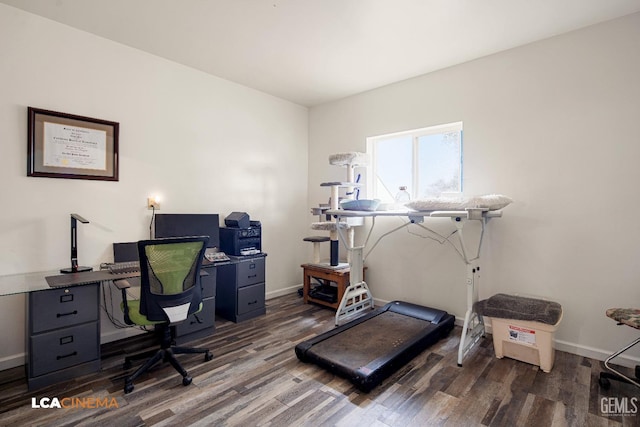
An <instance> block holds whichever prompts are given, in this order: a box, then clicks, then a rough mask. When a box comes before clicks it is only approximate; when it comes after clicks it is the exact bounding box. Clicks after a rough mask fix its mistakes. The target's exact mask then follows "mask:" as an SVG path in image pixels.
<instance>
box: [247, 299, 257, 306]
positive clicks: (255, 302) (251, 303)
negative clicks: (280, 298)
mask: <svg viewBox="0 0 640 427" xmlns="http://www.w3.org/2000/svg"><path fill="white" fill-rule="evenodd" d="M257 303H258V300H255V301H254V302H250V303H247V304H248V305H253V304H257Z"/></svg>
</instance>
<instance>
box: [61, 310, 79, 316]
mask: <svg viewBox="0 0 640 427" xmlns="http://www.w3.org/2000/svg"><path fill="white" fill-rule="evenodd" d="M74 314H78V310H73V311H72V312H70V313H58V314H56V317H64V316H73V315H74Z"/></svg>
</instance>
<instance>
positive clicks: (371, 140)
mask: <svg viewBox="0 0 640 427" xmlns="http://www.w3.org/2000/svg"><path fill="white" fill-rule="evenodd" d="M447 132H460V194H462V191H463V161H462V159H463V140H462V136H463V126H462V122H453V123H447V124H442V125H435V126H429V127H425V128H420V129H413V130H408V131H403V132H394V133H389V134H385V135H378V136H373V137H368V138H367V153H369V155H370V156H371V157H370V158H371V164H370V167H369V170H368V173H367V189H368V190H369V191H368V194H369V197H370V198H376V197H379V192H378V188H377V186H378V180H377V179H376V177H377V175H378V174H377V170H376V166H377V153H376V143H377V142H378V141H382V140H387V139H390V138H398V137H403V136H411V137H412V141H413V145H412V147H413V148H412V150H413V152H412V164H411V170H412V174H411V176H412V182H411V187H410V190H411V191H410V194H411V199H416V198H417V195H418V194H419V188H418V187H419V176H420V165H419V142H418V141H419V138H421V137H423V136H428V135H434V134H441V133H447ZM382 191H384V190H382ZM382 191H380V193H381V192H382ZM391 197H392V198H393V195H391ZM383 200H386V198H383ZM386 201H389V200H386Z"/></svg>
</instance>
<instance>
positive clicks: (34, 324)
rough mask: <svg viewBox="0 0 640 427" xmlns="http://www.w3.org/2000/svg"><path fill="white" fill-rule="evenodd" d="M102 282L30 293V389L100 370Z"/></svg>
mask: <svg viewBox="0 0 640 427" xmlns="http://www.w3.org/2000/svg"><path fill="white" fill-rule="evenodd" d="M99 289H100V283H99V282H97V283H91V284H88V285H79V286H71V287H66V288H58V289H48V290H42V291H37V292H30V293H29V295H28V299H27V323H28V324H27V382H28V385H29V389H30V390H31V389H36V388H40V387H44V386H47V385H49V384H52V383H55V382H58V381H64V380H69V379H72V378H75V377H77V376H80V375H84V374H87V373H90V372H96V371H99V370H100V313H99V312H98V310H99V307H100V292H99Z"/></svg>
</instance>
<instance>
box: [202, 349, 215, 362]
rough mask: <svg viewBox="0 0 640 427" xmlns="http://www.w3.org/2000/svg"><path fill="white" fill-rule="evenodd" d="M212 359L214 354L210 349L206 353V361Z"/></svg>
mask: <svg viewBox="0 0 640 427" xmlns="http://www.w3.org/2000/svg"><path fill="white" fill-rule="evenodd" d="M211 359H213V354H211V352H210V351H208V352H206V353H205V355H204V361H205V362H208V361H209V360H211Z"/></svg>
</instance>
